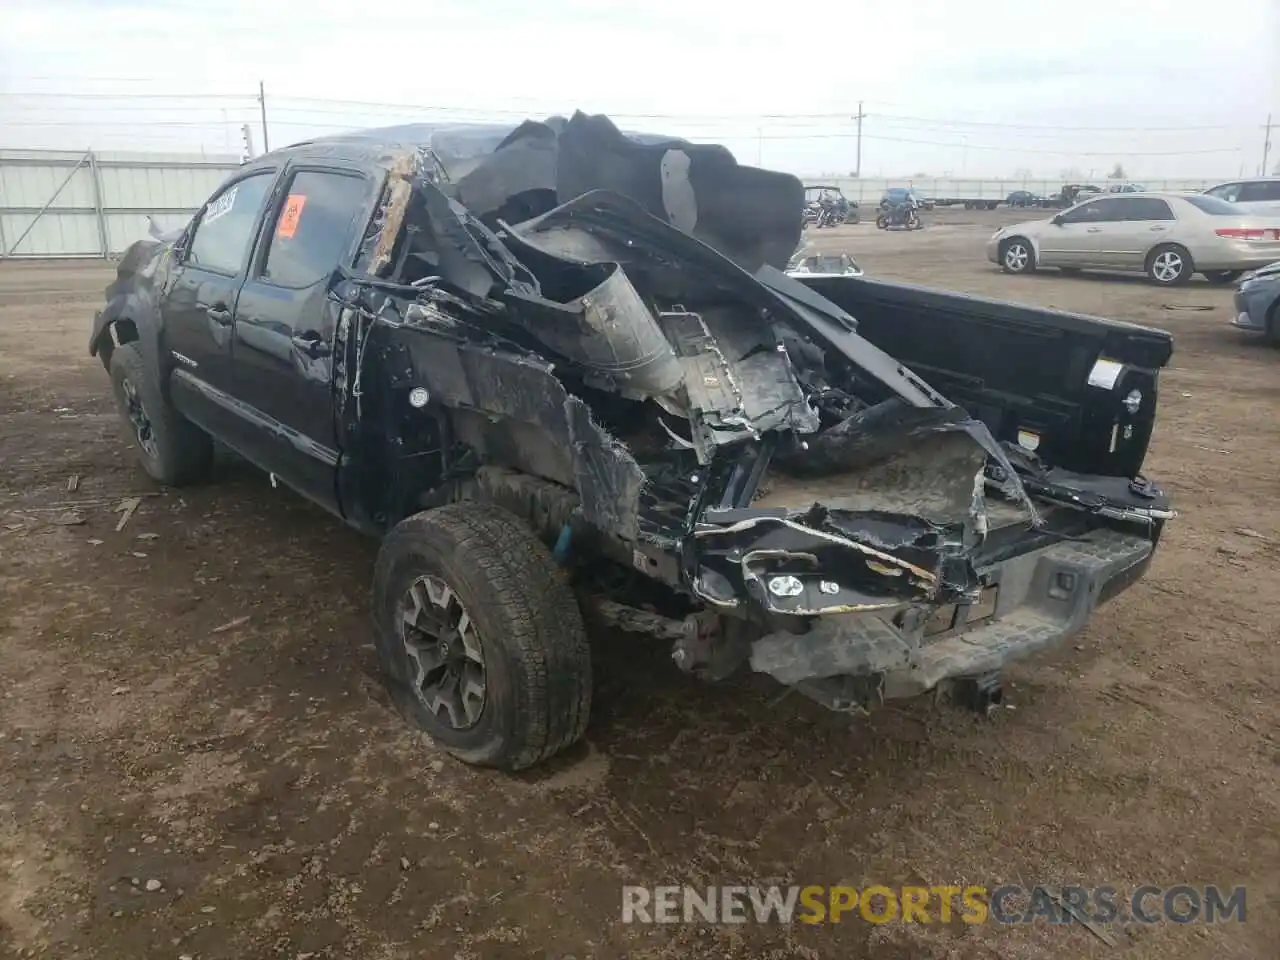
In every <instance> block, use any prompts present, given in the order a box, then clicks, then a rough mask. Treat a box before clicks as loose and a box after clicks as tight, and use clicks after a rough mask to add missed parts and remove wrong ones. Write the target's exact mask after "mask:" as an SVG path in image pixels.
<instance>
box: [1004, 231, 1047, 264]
mask: <svg viewBox="0 0 1280 960" xmlns="http://www.w3.org/2000/svg"><path fill="white" fill-rule="evenodd" d="M1015 240H1021V241H1022V242H1023V243H1025V244H1026V245H1027V249H1028V250H1030V251H1031V255H1032V256H1033V257H1034V256H1036V245H1035V244H1034V243H1032V242H1031V239H1030V238H1029V237H1024V236H1023V235H1022V234H1020V233H1015V234H1014V235H1013V236H1012V237H1005V238H1004V239H1003V240H1001V241H1000V255H1001V256H1004V253H1005V251H1006V250H1008V249H1009V244H1011V243H1013V241H1015ZM1036 259H1037V260H1038V259H1039V257H1036Z"/></svg>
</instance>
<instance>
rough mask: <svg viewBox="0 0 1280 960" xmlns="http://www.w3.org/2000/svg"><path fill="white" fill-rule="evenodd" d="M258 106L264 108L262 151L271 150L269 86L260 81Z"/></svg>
mask: <svg viewBox="0 0 1280 960" xmlns="http://www.w3.org/2000/svg"><path fill="white" fill-rule="evenodd" d="M258 106H259V107H261V108H262V152H263V153H270V152H271V141H270V140H268V139H267V88H266V87H265V86H264V85H263V83H262V81H261V80H259V81H258Z"/></svg>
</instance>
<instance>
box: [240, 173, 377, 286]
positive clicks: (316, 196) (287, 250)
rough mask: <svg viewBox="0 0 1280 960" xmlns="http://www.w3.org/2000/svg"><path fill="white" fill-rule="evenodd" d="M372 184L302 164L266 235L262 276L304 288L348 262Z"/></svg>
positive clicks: (361, 179)
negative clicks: (353, 238) (265, 252)
mask: <svg viewBox="0 0 1280 960" xmlns="http://www.w3.org/2000/svg"><path fill="white" fill-rule="evenodd" d="M369 190H370V184H369V181H367V180H366V179H365V178H364V177H362V176H360V175H358V174H347V173H339V172H337V171H329V170H300V171H298V172H297V173H295V174H294V175H293V178H292V180H291V181H290V182H289V191H288V193H287V195H286V196H285V198H284V201H283V202H282V203H281V205H280V210H279V213H278V214H277V215H276V217H275V221H274V223H273V225H272V228H271V232H270V234H269V235H268V237H267V256H266V261H265V263H264V265H263V270H262V276H261V279H262V280H263V281H265V282H266V283H270V284H272V285H273V286H277V287H288V288H290V289H294V290H300V289H302V288H304V287H309V286H311V285H312V284H315V283H317V282H319V281H320V280H322V279H324V278H325V277H327V276H329V274H331V273H332V272H333V270H334V268H335V267H337V266H339V265H344V266H349V265H350V264H349V260H350V257H349V256H348V251H350V249H351V243H352V234H353V231H354V230H355V229H356V225H357V223H356V222H357V220H358V219H359V218H360V217H361V214H363V213H364V211H365V204H366V201H367V199H368V196H369Z"/></svg>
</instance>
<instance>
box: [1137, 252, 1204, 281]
mask: <svg viewBox="0 0 1280 960" xmlns="http://www.w3.org/2000/svg"><path fill="white" fill-rule="evenodd" d="M1195 272H1196V268H1195V264H1194V263H1193V262H1192V260H1191V254H1190V253H1188V252H1187V250H1186V248H1185V247H1179V246H1176V245H1174V244H1169V245H1167V246H1163V247H1156V248H1155V249H1154V250H1152V251H1151V255H1150V256H1148V257H1147V276H1148V277H1150V278H1151V279H1152V280H1153V281H1154V282H1156V283H1158V284H1160V286H1162V287H1172V286H1176V285H1178V284H1180V283H1186V282H1187V281H1188V280H1190V279H1191V275H1192V274H1193V273H1195Z"/></svg>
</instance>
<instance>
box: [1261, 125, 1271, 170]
mask: <svg viewBox="0 0 1280 960" xmlns="http://www.w3.org/2000/svg"><path fill="white" fill-rule="evenodd" d="M1271 127H1272V123H1271V114H1269V113H1268V114H1267V125H1266V126H1265V127H1263V128H1262V129H1263V130H1265V131H1266V139H1264V140H1263V141H1262V168H1261V169H1260V170H1259V171H1258V176H1260V177H1265V176H1266V175H1267V155H1268V154H1269V153H1271Z"/></svg>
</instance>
